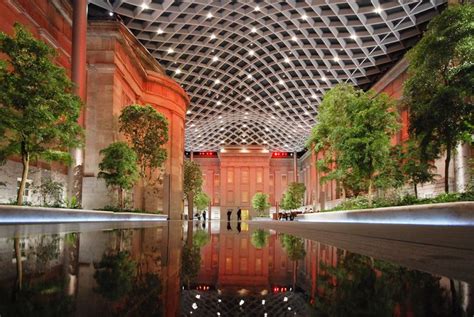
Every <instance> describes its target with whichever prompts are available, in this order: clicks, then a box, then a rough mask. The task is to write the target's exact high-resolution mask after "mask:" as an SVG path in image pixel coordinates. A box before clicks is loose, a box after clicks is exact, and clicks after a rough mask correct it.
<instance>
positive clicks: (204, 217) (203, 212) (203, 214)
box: [202, 209, 206, 221]
mask: <svg viewBox="0 0 474 317" xmlns="http://www.w3.org/2000/svg"><path fill="white" fill-rule="evenodd" d="M202 220H204V221H206V209H204V210H203V211H202Z"/></svg>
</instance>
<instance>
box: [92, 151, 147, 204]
mask: <svg viewBox="0 0 474 317" xmlns="http://www.w3.org/2000/svg"><path fill="white" fill-rule="evenodd" d="M100 154H101V155H103V158H102V161H101V162H100V163H99V169H100V172H99V174H98V175H97V177H99V178H103V179H104V180H105V184H106V185H107V187H115V188H117V190H118V202H119V207H120V209H123V208H124V197H123V191H124V190H128V189H131V188H133V185H134V184H135V183H136V181H137V180H138V168H137V155H136V154H135V152H134V151H133V150H132V149H131V148H130V147H129V146H128V144H127V143H125V142H114V143H112V144H110V145H109V146H108V147H106V148H105V149H102V150H101V151H100Z"/></svg>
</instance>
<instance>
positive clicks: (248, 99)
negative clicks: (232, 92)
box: [245, 97, 250, 114]
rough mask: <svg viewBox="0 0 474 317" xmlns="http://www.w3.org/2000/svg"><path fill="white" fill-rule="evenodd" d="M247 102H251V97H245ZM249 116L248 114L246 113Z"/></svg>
mask: <svg viewBox="0 0 474 317" xmlns="http://www.w3.org/2000/svg"><path fill="white" fill-rule="evenodd" d="M245 101H250V97H245ZM245 114H248V113H245Z"/></svg>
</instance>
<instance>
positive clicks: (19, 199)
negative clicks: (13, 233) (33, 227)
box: [16, 143, 30, 206]
mask: <svg viewBox="0 0 474 317" xmlns="http://www.w3.org/2000/svg"><path fill="white" fill-rule="evenodd" d="M21 148H22V149H21V163H22V165H23V171H22V173H21V182H20V188H18V193H17V196H16V203H17V205H18V206H23V194H24V192H25V187H26V180H27V179H28V169H29V167H30V155H29V153H28V152H26V150H25V145H24V144H23V143H22V144H21Z"/></svg>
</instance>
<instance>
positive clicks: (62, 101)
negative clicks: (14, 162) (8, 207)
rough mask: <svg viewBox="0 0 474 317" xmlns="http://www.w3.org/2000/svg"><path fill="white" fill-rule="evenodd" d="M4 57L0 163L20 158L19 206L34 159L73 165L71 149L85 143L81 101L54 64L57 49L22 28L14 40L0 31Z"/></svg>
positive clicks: (0, 89)
mask: <svg viewBox="0 0 474 317" xmlns="http://www.w3.org/2000/svg"><path fill="white" fill-rule="evenodd" d="M0 53H2V54H5V55H6V56H7V59H5V60H1V61H0V162H5V160H6V158H7V157H9V156H11V155H15V154H16V155H20V156H21V161H22V164H23V172H22V177H21V182H20V187H19V190H18V195H17V203H18V204H19V205H21V204H22V203H23V192H24V189H25V183H26V179H27V176H28V170H29V163H30V160H31V159H35V158H41V159H45V160H52V161H64V162H67V163H69V162H71V160H72V158H71V156H70V155H69V148H71V147H77V146H80V145H81V143H82V138H81V136H82V128H81V127H80V126H79V124H78V123H77V121H78V118H79V114H80V109H81V102H80V99H79V98H78V97H77V96H75V95H73V94H72V83H71V81H70V80H69V78H68V77H67V75H66V72H65V70H64V69H63V68H62V67H59V66H56V65H55V63H54V58H55V57H56V51H55V50H54V49H53V48H52V47H50V46H48V45H47V44H45V43H44V42H42V41H40V40H37V39H35V38H34V37H33V35H32V34H31V33H30V32H29V31H27V30H26V29H25V28H24V27H23V26H21V25H19V24H16V25H15V32H14V35H13V36H9V35H7V34H5V33H0Z"/></svg>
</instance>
